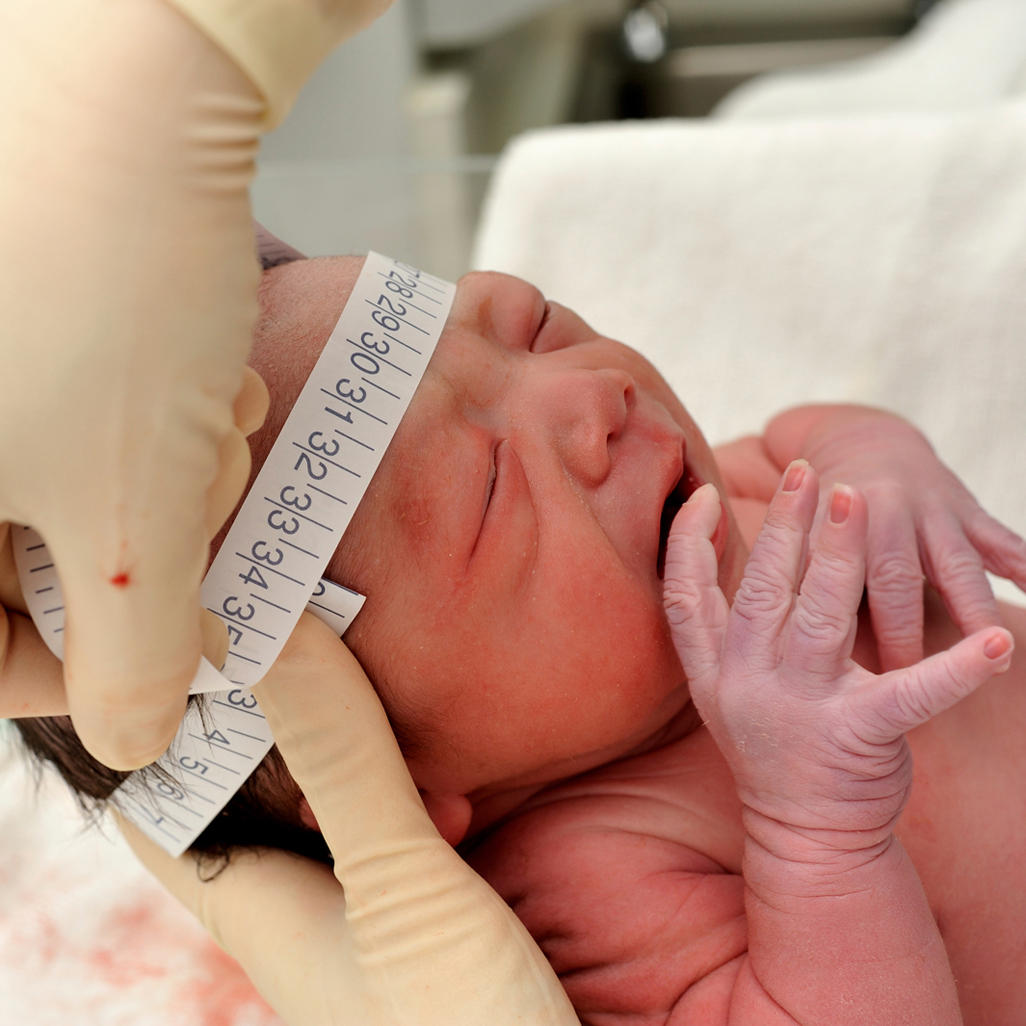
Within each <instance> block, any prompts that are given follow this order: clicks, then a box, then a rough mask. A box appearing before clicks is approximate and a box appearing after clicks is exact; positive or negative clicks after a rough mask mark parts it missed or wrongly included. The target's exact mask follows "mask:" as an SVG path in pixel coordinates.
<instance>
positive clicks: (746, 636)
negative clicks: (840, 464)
mask: <svg viewBox="0 0 1026 1026" xmlns="http://www.w3.org/2000/svg"><path fill="white" fill-rule="evenodd" d="M818 488H819V482H818V479H817V475H816V472H815V470H813V468H812V467H811V466H810V465H809V464H808V463H807V462H806V461H805V460H795V461H794V462H793V463H791V465H790V466H789V467H788V468H787V469H786V470H785V472H784V475H783V477H782V478H781V482H780V486H779V487H778V488H777V492H776V494H775V495H774V496H773V499H772V501H771V502H770V507H769V510H768V512H767V514H766V519H765V521H764V522H763V526H762V529H761V530H760V531H759V535H758V537H757V538H756V539H755V544H754V545H753V546H752V554H751V556H749V558H748V563H747V564H746V566H745V572H744V577H743V578H742V579H741V584H740V586H739V587H738V590H737V594H736V595H735V596H734V604H733V607H732V609H731V620H730V625H729V626H728V629H727V645H728V647H729V648H730V649H731V650H732V651H735V652H737V653H738V654H739V655H740V656H741V658H742V659H743V660H744V662H745V663H746V665H748V666H750V667H752V668H758V667H763V668H765V669H775V668H776V666H777V663H778V654H779V641H780V637H781V634H782V633H783V631H784V627H785V624H786V623H787V622H788V619H789V618H790V615H791V610H792V608H793V605H794V599H795V595H796V593H797V591H798V584H799V579H800V576H801V570H802V567H803V565H804V562H805V551H806V545H807V541H808V534H809V529H810V527H811V525H812V521H813V518H814V517H815V514H816V505H817V498H818Z"/></svg>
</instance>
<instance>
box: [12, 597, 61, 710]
mask: <svg viewBox="0 0 1026 1026" xmlns="http://www.w3.org/2000/svg"><path fill="white" fill-rule="evenodd" d="M67 714H68V698H67V695H66V693H65V691H64V669H63V667H62V665H61V661H60V660H59V659H58V658H57V657H56V656H55V655H54V654H53V653H52V652H51V651H50V649H49V648H47V646H46V643H45V642H44V641H43V639H42V638H41V637H40V636H39V632H38V631H37V630H36V627H35V624H34V623H33V622H32V621H31V620H30V619H29V617H27V616H23V615H21V614H20V613H15V612H13V611H10V610H4V609H3V608H0V719H18V718H20V717H24V716H66V715H67Z"/></svg>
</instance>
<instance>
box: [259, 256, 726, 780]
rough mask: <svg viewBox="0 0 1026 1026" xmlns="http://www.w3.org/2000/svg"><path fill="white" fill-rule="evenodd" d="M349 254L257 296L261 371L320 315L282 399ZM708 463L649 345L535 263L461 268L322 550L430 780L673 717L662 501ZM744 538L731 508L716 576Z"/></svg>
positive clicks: (591, 750)
mask: <svg viewBox="0 0 1026 1026" xmlns="http://www.w3.org/2000/svg"><path fill="white" fill-rule="evenodd" d="M356 267H358V265H356ZM354 273H355V268H354V265H353V264H352V263H347V262H346V261H310V262H306V263H300V264H294V265H290V266H289V267H285V268H279V269H277V270H276V271H275V272H272V274H273V275H274V276H275V277H274V278H273V279H269V281H270V285H269V287H267V288H265V298H266V299H268V301H269V309H270V310H271V311H272V313H273V312H274V311H275V310H277V311H279V312H281V313H282V316H281V317H280V318H275V317H272V318H270V319H265V322H264V325H263V331H264V334H265V335H266V336H267V338H265V339H264V340H263V341H261V340H260V339H258V346H257V359H256V361H255V362H256V363H257V366H258V369H260V370H262V371H263V372H264V373H265V376H268V371H269V369H270V370H272V371H273V370H275V368H274V367H270V368H269V367H268V366H261V365H260V353H261V351H264V352H267V351H273V349H274V346H273V345H269V344H268V338H271V336H273V335H274V333H275V332H277V331H279V328H280V323H281V322H282V321H286V320H289V319H291V320H292V321H293V322H294V323H303V322H306V323H309V324H310V325H314V328H313V330H312V333H309V332H308V333H306V334H305V336H304V332H303V331H302V330H301V331H299V332H298V334H299V335H300V336H304V337H305V338H306V341H305V342H304V341H303V340H302V338H300V340H299V341H298V343H297V345H298V346H299V347H300V348H301V347H302V346H303V345H307V344H308V343H309V348H311V350H312V351H311V353H310V355H309V358H308V359H306V358H304V360H303V364H304V366H303V367H302V368H301V370H302V374H299V372H298V371H299V369H298V368H297V373H296V375H294V377H295V380H294V381H291V380H290V381H289V382H287V383H286V384H285V387H284V391H285V392H287V393H288V395H287V400H286V401H287V402H288V403H291V401H292V398H294V394H295V390H297V389H298V387H299V385H301V383H302V381H301V377H302V376H303V375H305V373H306V372H307V371H308V370H309V366H310V365H311V364H312V361H313V359H314V358H315V357H316V355H317V354H318V353H319V351H320V347H321V346H322V345H323V342H324V340H325V339H326V337H327V334H328V332H329V331H330V329H331V327H332V326H333V324H334V321H335V319H337V317H338V313H339V311H340V310H341V306H342V303H343V302H344V298H345V296H346V295H348V291H349V287H350V286H351V281H352V278H353V276H354ZM340 282H345V283H346V287H345V289H344V291H342V290H340V288H339V284H340ZM292 334H294V335H295V334H297V332H295V331H294V330H293V331H292ZM277 344H278V345H279V346H280V342H278V343H277ZM271 363H272V364H273V363H274V361H273V360H272V361H271ZM271 376H272V377H273V374H272V375H271ZM268 383H269V385H270V387H271V390H272V392H275V391H276V385H277V382H276V381H275V380H270V381H269V382H268ZM272 420H274V421H276V423H273V424H270V425H268V428H269V429H273V430H274V431H275V432H276V431H277V429H278V426H279V423H278V422H277V421H279V418H278V417H272ZM704 481H713V482H714V483H716V484H719V478H718V475H717V471H716V467H715V463H714V461H713V458H712V455H711V453H710V451H709V448H708V446H707V444H706V442H705V440H704V438H703V437H702V435H701V433H700V432H699V430H698V429H697V427H696V426H695V424H694V423H693V422H692V420H691V419H690V417H689V416H688V415H687V413H686V412H685V410H684V408H683V407H682V406H681V405H680V403H679V402H678V401H677V400H676V398H675V397H674V396H673V394H672V392H671V391H670V389H669V387H668V386H667V385H666V383H665V382H664V381H663V380H662V378H661V377H659V375H658V374H657V373H656V372H655V370H654V369H653V368H652V367H651V366H650V365H649V364H648V363H647V362H646V361H645V360H644V359H643V358H642V357H641V356H639V355H638V354H637V353H636V352H634V351H633V350H631V349H629V348H627V347H626V346H623V345H620V344H619V343H616V342H613V341H610V340H609V339H606V338H604V337H602V336H600V335H597V334H595V332H593V331H592V330H591V329H590V328H589V327H588V326H587V325H586V324H585V323H584V322H583V321H582V320H581V319H580V318H579V317H577V316H576V315H575V314H573V313H572V312H571V311H569V310H567V309H565V308H564V307H561V306H558V305H556V304H555V303H550V304H546V302H545V300H544V298H543V297H542V295H541V294H540V293H539V292H538V291H537V290H536V289H535V288H533V287H532V286H530V285H528V284H527V283H525V282H523V281H520V280H518V279H515V278H511V277H508V276H506V275H500V274H491V273H486V274H470V275H467V276H466V277H464V278H463V279H461V281H460V283H459V288H458V291H457V294H456V299H455V303H454V305H453V309H452V313H451V315H450V317H449V321H448V323H447V325H446V328H445V331H444V333H443V335H442V337H441V339H440V341H439V344H438V347H437V350H436V352H435V355H434V357H433V358H432V360H431V363H430V365H429V367H428V370H427V373H426V374H425V377H424V380H423V382H422V383H421V385H420V388H419V389H418V391H417V394H416V396H415V398H414V400H413V402H412V404H411V406H410V410H409V412H408V413H407V415H406V417H405V419H404V420H403V422H402V424H401V426H400V428H399V430H398V432H397V434H396V437H395V440H394V441H393V443H392V446H391V447H390V449H389V451H388V453H387V455H386V457H385V459H384V460H383V462H382V464H381V467H380V469H379V470H378V473H377V475H376V476H375V478H374V480H373V482H372V484H371V486H370V488H369V490H368V492H367V496H366V498H365V499H364V501H363V503H362V504H361V506H360V508H359V510H358V511H357V513H356V515H355V517H354V519H353V522H352V524H351V526H350V528H349V530H348V532H347V534H346V537H345V539H344V540H343V543H342V546H341V547H340V549H339V552H338V553H337V554H336V557H335V558H334V560H333V561H332V564H331V565H330V567H329V576H331V577H333V578H334V579H336V580H338V581H339V582H340V583H344V584H347V585H349V586H351V587H354V588H356V589H358V590H359V591H361V592H363V593H364V594H366V595H367V596H368V598H367V603H366V605H365V606H364V609H363V611H362V612H361V614H360V616H359V617H358V618H357V619H356V621H355V622H354V625H353V627H352V628H351V629H350V631H349V633H348V634H347V636H346V641H347V642H348V643H349V644H350V645H351V647H352V648H353V650H354V651H355V652H356V653H357V655H358V656H359V657H360V659H361V661H362V662H363V664H364V666H365V667H366V669H367V671H368V673H369V674H370V676H371V678H372V679H373V680H374V681H375V683H376V684H377V686H378V688H379V690H380V692H381V694H382V697H383V698H384V700H385V703H386V705H387V706H388V708H389V712H390V714H391V715H392V717H393V720H394V721H396V722H397V723H398V724H400V726H402V727H403V728H405V729H404V730H403V731H402V732H403V733H405V734H407V735H409V736H410V737H412V738H413V739H414V741H415V743H414V744H412V745H410V746H408V749H407V757H408V761H409V763H410V767H411V770H412V771H413V774H414V777H415V779H416V780H417V783H418V784H419V785H420V786H421V787H423V788H426V789H429V790H434V791H440V792H455V793H461V794H462V793H477V794H486V793H488V792H489V791H491V790H500V789H505V788H509V787H514V786H519V785H529V784H536V783H540V782H547V781H549V780H553V779H557V778H560V777H563V776H566V775H568V774H571V773H574V772H578V771H582V770H584V769H587V768H590V767H592V766H594V765H598V764H599V763H602V762H605V761H608V760H609V759H611V758H615V757H617V756H620V755H624V754H627V753H628V752H629V751H632V750H635V749H636V748H638V747H639V746H641V745H644V744H646V743H648V742H649V741H651V740H652V739H653V738H654V737H655V735H657V734H658V732H659V731H661V730H662V729H663V728H665V726H666V725H667V724H668V723H669V721H671V720H672V718H673V717H674V715H675V714H676V713H677V712H679V711H680V710H681V709H682V708H683V707H684V706H685V705H686V703H687V700H688V693H687V689H686V687H685V685H684V678H683V673H682V671H681V668H680V665H679V662H678V660H677V657H676V654H675V652H674V649H673V646H672V644H671V642H670V638H669V632H668V629H667V626H666V623H665V619H664V616H663V612H662V602H661V590H662V583H661V579H660V576H661V557H662V546H663V544H664V542H665V535H666V530H667V528H668V522H667V518H666V517H665V516H664V512H665V510H664V506H666V505H667V500H668V497H671V498H670V503H669V504H670V505H671V506H672V509H673V511H674V512H675V510H676V508H677V507H678V506H679V502H680V501H681V500H682V497H683V494H686V493H687V492H689V491H690V490H692V489H693V488H694V487H695V486H696V485H697V483H701V482H704ZM743 558H744V557H743V550H742V548H741V545H740V541H739V538H738V535H737V532H736V530H735V528H734V525H733V523H732V522H730V523H729V529H728V535H727V543H726V546H725V551H724V553H723V557H722V559H721V583H722V584H723V586H724V587H725V588H728V589H732V588H733V586H734V585H735V583H736V579H737V575H738V571H739V569H740V566H741V564H742V561H743Z"/></svg>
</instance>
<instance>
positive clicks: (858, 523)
mask: <svg viewBox="0 0 1026 1026" xmlns="http://www.w3.org/2000/svg"><path fill="white" fill-rule="evenodd" d="M866 521H867V509H866V500H865V498H864V497H863V496H862V494H861V493H860V492H858V491H856V490H855V489H853V488H848V487H846V486H845V485H837V484H835V485H834V486H833V488H832V489H831V492H830V494H829V496H828V498H827V508H826V513H825V515H824V517H823V520H822V522H821V523H820V525H819V528H818V530H817V531H816V532H815V534H814V535H813V539H812V544H811V546H810V549H809V553H810V555H809V563H808V568H807V569H806V571H805V576H804V578H803V579H802V583H801V588H800V590H799V593H798V598H797V600H796V601H795V605H794V613H793V615H792V617H791V629H790V630H789V631H788V632H787V638H786V641H785V644H784V658H785V660H786V662H787V663H788V664H789V665H791V666H793V667H795V668H796V669H797V670H799V671H800V672H801V673H802V674H803V675H805V674H807V675H810V676H811V677H812V678H813V679H814V680H815V682H816V684H817V685H820V684H828V683H829V682H833V681H835V680H836V678H837V676H838V674H839V673H840V672H841V671H842V669H843V668H844V665H845V664H846V662H847V660H848V658H849V657H850V655H851V650H852V645H853V644H854V642H855V632H856V629H857V627H858V610H859V603H860V601H861V598H862V585H863V582H864V580H865V569H866V566H865V538H866Z"/></svg>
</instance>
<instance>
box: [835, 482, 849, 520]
mask: <svg viewBox="0 0 1026 1026" xmlns="http://www.w3.org/2000/svg"><path fill="white" fill-rule="evenodd" d="M851 500H852V491H851V489H850V488H849V487H848V486H847V485H840V484H839V485H834V487H833V490H832V491H831V493H830V523H832V524H843V523H844V522H845V521H846V520H847V519H848V516H849V515H850V514H851Z"/></svg>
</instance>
